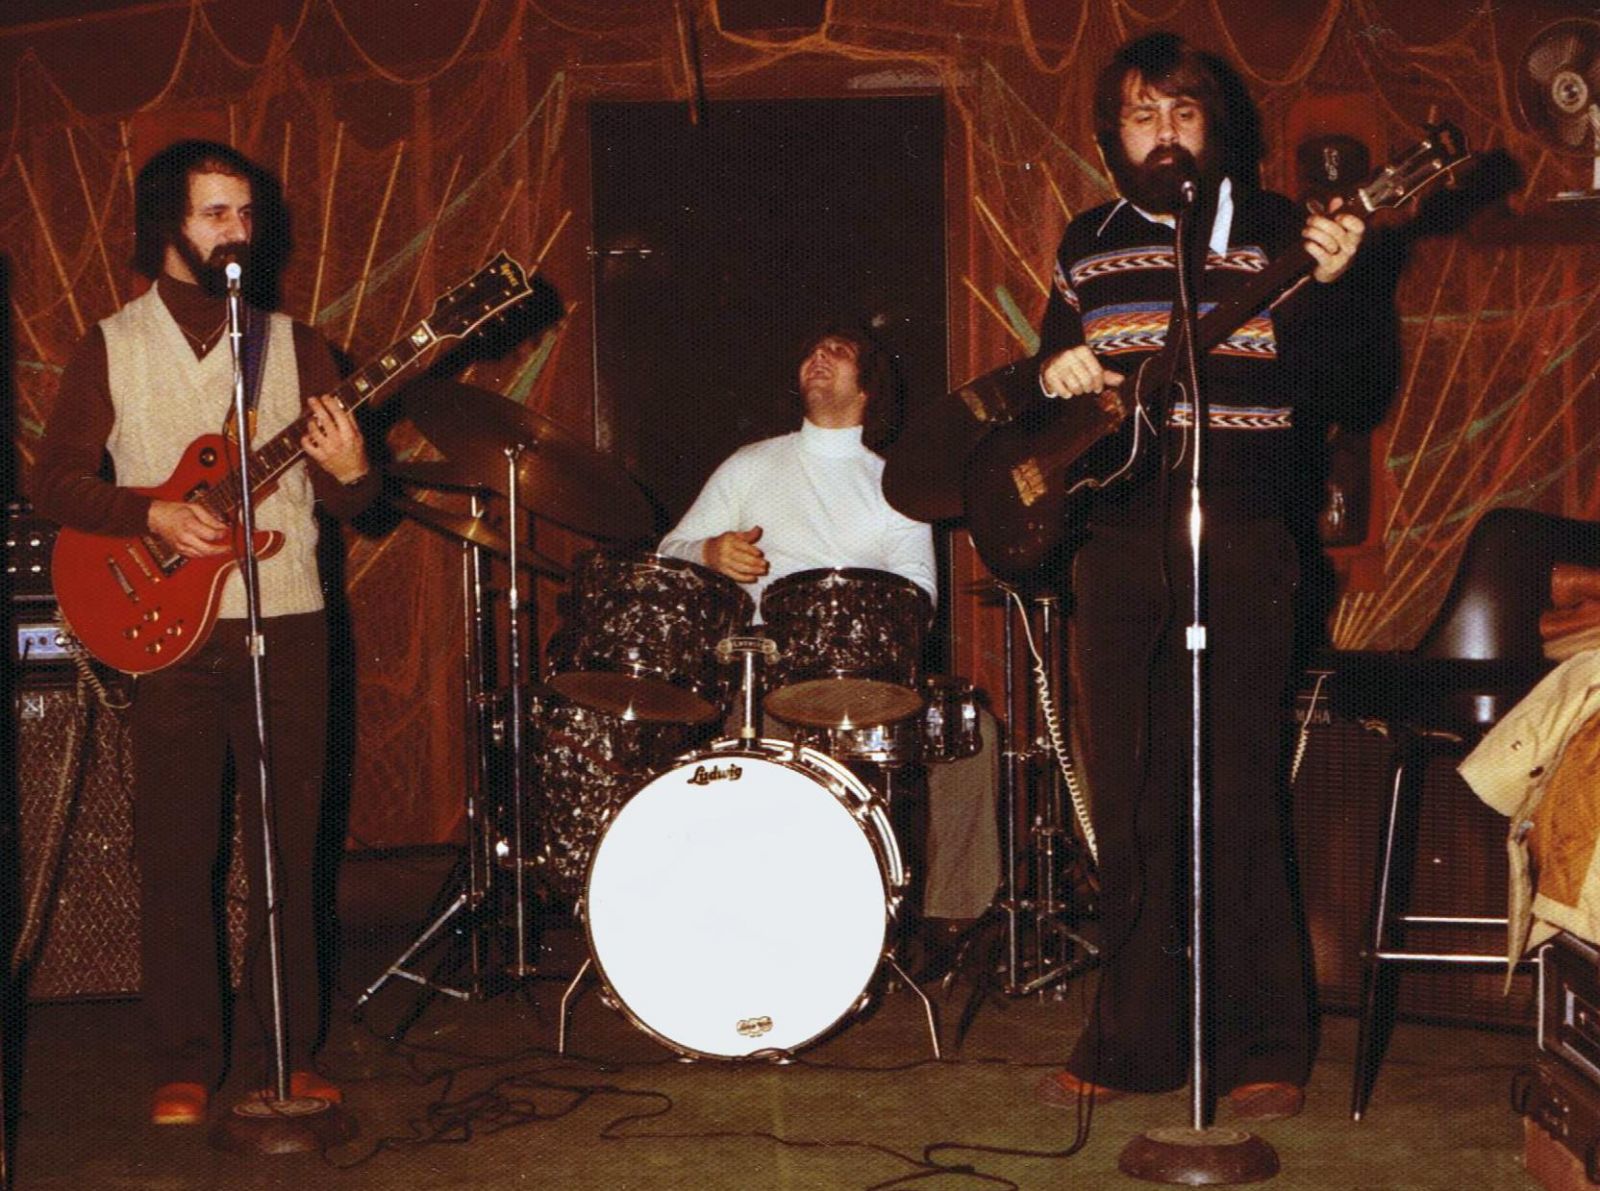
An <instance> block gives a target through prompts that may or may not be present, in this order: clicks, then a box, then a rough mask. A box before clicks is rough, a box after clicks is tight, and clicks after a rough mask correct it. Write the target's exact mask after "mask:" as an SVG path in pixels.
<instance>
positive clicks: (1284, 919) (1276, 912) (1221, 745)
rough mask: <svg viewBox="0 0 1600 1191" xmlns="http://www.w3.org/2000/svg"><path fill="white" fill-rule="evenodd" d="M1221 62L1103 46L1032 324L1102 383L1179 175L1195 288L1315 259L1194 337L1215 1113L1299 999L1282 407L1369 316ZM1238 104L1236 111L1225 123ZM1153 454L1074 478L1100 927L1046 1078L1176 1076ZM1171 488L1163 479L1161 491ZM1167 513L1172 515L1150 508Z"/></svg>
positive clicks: (1181, 894) (1081, 385) (1339, 248)
mask: <svg viewBox="0 0 1600 1191" xmlns="http://www.w3.org/2000/svg"><path fill="white" fill-rule="evenodd" d="M1234 94H1237V95H1242V94H1243V88H1242V84H1240V83H1239V82H1238V80H1237V78H1236V76H1233V75H1232V73H1231V72H1230V71H1229V69H1228V68H1227V66H1226V65H1225V64H1224V63H1222V62H1221V61H1219V60H1217V59H1215V58H1213V57H1211V56H1210V55H1206V54H1202V53H1200V52H1198V51H1196V50H1195V49H1194V48H1192V47H1190V46H1189V45H1187V44H1186V43H1184V42H1183V41H1181V40H1180V39H1178V38H1177V37H1175V36H1173V35H1170V34H1159V33H1158V34H1151V35H1148V36H1145V37H1141V38H1139V39H1138V40H1136V41H1133V42H1131V43H1129V44H1127V45H1125V46H1124V47H1123V48H1122V49H1121V50H1120V51H1118V52H1117V53H1116V54H1115V56H1114V57H1113V58H1112V59H1111V61H1110V63H1109V65H1108V66H1107V67H1106V68H1105V69H1104V71H1103V72H1102V74H1101V75H1100V79H1099V83H1098V86H1097V89H1096V101H1095V113H1094V115H1095V126H1096V130H1097V136H1098V139H1099V143H1100V147H1101V149H1102V152H1103V153H1104V156H1105V159H1106V162H1107V164H1108V165H1109V167H1110V169H1111V172H1112V174H1113V176H1114V178H1115V180H1116V182H1117V184H1118V187H1119V189H1120V191H1121V193H1122V197H1121V198H1120V199H1118V200H1117V201H1115V202H1112V203H1108V204H1105V205H1103V206H1100V207H1098V208H1095V209H1094V210H1091V211H1087V212H1084V213H1083V214H1082V215H1080V216H1078V217H1077V218H1076V219H1074V220H1073V221H1072V223H1071V225H1070V226H1069V227H1068V228H1067V230H1066V233H1065V235H1064V237H1063V239H1062V242H1061V247H1060V250H1059V254H1058V257H1057V262H1056V271H1055V282H1054V290H1053V293H1052V294H1051V296H1050V299H1049V304H1048V308H1047V311H1046V314H1045V317H1044V321H1043V324H1042V328H1041V334H1040V338H1041V350H1040V352H1039V355H1038V357H1037V376H1038V384H1039V386H1040V388H1041V389H1042V390H1043V392H1044V394H1045V396H1046V397H1048V398H1050V399H1052V400H1058V401H1063V402H1074V401H1086V402H1092V401H1110V400H1114V397H1115V395H1114V393H1113V390H1115V389H1116V388H1117V387H1118V386H1119V385H1121V384H1123V382H1124V381H1129V380H1130V379H1131V378H1132V377H1133V375H1134V372H1135V369H1136V368H1137V367H1138V365H1139V364H1140V363H1141V362H1142V361H1144V360H1146V359H1148V358H1150V357H1151V356H1152V355H1153V354H1154V353H1156V352H1158V351H1159V350H1160V349H1161V348H1162V346H1163V345H1164V343H1165V340H1166V336H1167V334H1168V319H1169V316H1170V313H1171V309H1172V305H1173V302H1174V297H1175V294H1176V276H1175V269H1176V260H1175V250H1174V222H1175V220H1174V213H1175V212H1176V211H1178V210H1179V207H1180V203H1181V199H1182V189H1183V187H1182V183H1183V182H1184V181H1185V180H1188V181H1190V182H1192V183H1194V184H1195V194H1196V196H1197V197H1196V207H1195V210H1196V215H1195V218H1194V221H1193V223H1192V226H1193V228H1194V237H1193V238H1194V240H1195V241H1196V244H1195V249H1196V251H1195V256H1196V258H1199V259H1197V260H1196V264H1197V265H1198V266H1199V267H1198V268H1196V269H1194V270H1192V275H1193V276H1194V278H1195V285H1196V288H1197V289H1198V298H1199V306H1200V310H1201V311H1202V312H1203V311H1204V310H1206V309H1207V308H1208V306H1209V305H1210V304H1211V303H1215V302H1217V301H1219V300H1221V299H1222V298H1223V297H1224V296H1225V295H1226V294H1227V292H1228V289H1229V287H1230V285H1231V284H1233V283H1236V282H1237V281H1238V280H1239V279H1240V278H1241V277H1243V276H1246V275H1248V274H1251V273H1255V272H1259V271H1260V270H1262V269H1263V268H1264V267H1265V266H1266V264H1267V262H1268V261H1269V260H1271V259H1273V258H1276V257H1277V256H1279V255H1280V254H1281V253H1283V252H1285V251H1286V250H1290V249H1293V248H1294V247H1295V246H1297V245H1300V244H1303V245H1304V248H1305V250H1306V251H1307V252H1308V253H1309V254H1310V256H1311V257H1312V258H1313V259H1314V262H1315V269H1314V272H1313V273H1312V276H1311V277H1310V278H1309V279H1306V280H1304V281H1302V283H1300V284H1299V285H1297V286H1295V287H1294V288H1292V289H1291V290H1289V291H1288V292H1287V293H1285V294H1283V295H1281V296H1279V297H1278V298H1277V300H1276V301H1274V302H1273V303H1272V305H1271V306H1270V307H1269V308H1266V309H1262V310H1261V311H1260V312H1259V313H1258V314H1256V315H1255V316H1254V317H1252V318H1249V319H1248V320H1247V321H1245V322H1244V323H1243V325H1242V326H1241V327H1239V329H1237V330H1236V331H1234V332H1233V333H1232V334H1231V335H1230V336H1229V337H1228V338H1227V339H1226V340H1225V341H1223V342H1222V343H1221V345H1220V346H1218V347H1216V348H1215V349H1214V350H1212V351H1211V352H1210V353H1209V354H1207V355H1206V356H1205V357H1203V359H1202V362H1201V382H1202V385H1203V387H1204V389H1205V392H1206V393H1207V395H1208V398H1209V405H1210V411H1209V419H1208V422H1209V427H1210V431H1209V434H1208V436H1207V440H1206V442H1207V451H1208V454H1207V456H1206V458H1207V461H1208V471H1207V488H1206V492H1207V496H1208V500H1207V507H1208V514H1207V521H1206V525H1207V529H1206V533H1207V540H1208V552H1207V555H1206V558H1207V566H1208V570H1207V575H1208V580H1207V583H1208V600H1207V611H1206V621H1207V630H1208V636H1207V646H1206V661H1207V666H1208V668H1209V692H1210V699H1209V703H1210V710H1209V723H1210V728H1211V734H1212V735H1211V757H1210V775H1211V780H1210V786H1209V790H1210V793H1209V798H1210V803H1211V836H1210V838H1211V840H1212V846H1211V849H1210V856H1211V866H1212V867H1211V879H1212V892H1211V894H1210V903H1209V904H1210V909H1211V926H1210V932H1211V934H1210V937H1211V939H1212V946H1211V948H1210V954H1209V963H1210V965H1211V969H1210V970H1211V981H1210V992H1209V999H1208V1003H1209V1005H1210V1006H1211V1007H1212V1013H1211V1024H1210V1027H1209V1036H1210V1042H1211V1044H1212V1045H1211V1056H1210V1060H1211V1064H1212V1070H1213V1076H1214V1081H1215V1082H1214V1086H1215V1088H1216V1089H1217V1091H1218V1092H1219V1093H1227V1094H1228V1101H1229V1103H1230V1105H1231V1111H1232V1113H1233V1114H1234V1115H1235V1116H1236V1117H1242V1118H1249V1119H1270V1118H1272V1117H1280V1116H1287V1115H1292V1114H1293V1113H1295V1112H1298V1111H1299V1109H1300V1107H1301V1103H1302V1095H1303V1093H1302V1088H1303V1087H1304V1084H1305V1082H1306V1078H1307V1075H1308V1073H1309V1071H1310V1064H1311V1058H1312V1054H1311V1050H1312V1017H1311V1011H1310V1005H1309V997H1308V990H1307V987H1306V979H1305V972H1306V964H1305V951H1304V942H1303V939H1302V938H1301V935H1300V932H1299V930H1298V927H1297V924H1296V916H1295V912H1294V909H1293V902H1292V899H1291V894H1290V887H1289V883H1288V877H1287V872H1286V857H1287V847H1288V841H1287V839H1286V838H1285V832H1284V827H1283V823H1284V819H1285V817H1286V816H1285V814H1284V799H1285V791H1284V781H1283V777H1284V775H1283V765H1282V763H1281V762H1282V760H1283V750H1282V726H1283V723H1284V717H1283V706H1284V702H1283V701H1284V698H1285V696H1286V693H1287V691H1288V686H1289V678H1290V642H1291V635H1292V621H1291V604H1292V600H1293V596H1294V593H1295V588H1296V585H1297V581H1298V571H1297V563H1296V556H1295V544H1294V541H1293V540H1292V538H1291V535H1290V533H1289V532H1288V530H1287V528H1286V523H1285V508H1284V499H1285V493H1286V491H1287V490H1288V489H1289V488H1290V487H1291V486H1292V484H1293V483H1294V481H1295V480H1296V478H1297V477H1296V476H1294V475H1292V474H1289V473H1290V472H1292V470H1293V466H1292V460H1293V458H1294V456H1293V455H1292V453H1291V452H1290V450H1289V443H1290V441H1291V440H1290V427H1291V424H1292V422H1293V420H1294V418H1295V416H1296V415H1297V414H1300V413H1310V414H1313V415H1318V416H1326V415H1334V416H1337V415H1338V414H1339V413H1340V412H1342V410H1341V403H1344V402H1348V401H1349V400H1350V399H1351V397H1352V396H1353V395H1358V394H1359V395H1360V396H1361V397H1363V398H1366V399H1370V392H1371V390H1370V388H1362V387H1360V386H1351V385H1349V384H1348V383H1346V378H1347V375H1348V374H1347V371H1346V370H1347V367H1348V365H1349V363H1350V362H1351V361H1352V360H1356V359H1360V358H1362V357H1363V355H1364V354H1367V353H1370V352H1372V351H1374V350H1375V345H1376V344H1377V342H1378V341H1379V339H1380V337H1382V336H1384V335H1386V334H1387V333H1388V331H1387V328H1388V327H1389V325H1390V322H1391V319H1392V315H1391V314H1390V313H1389V312H1388V311H1386V310H1384V309H1373V308H1371V306H1372V305H1378V306H1381V305H1382V304H1381V303H1378V304H1369V303H1366V302H1363V300H1362V294H1361V293H1360V292H1359V291H1358V289H1357V288H1355V287H1354V286H1352V285H1351V284H1350V280H1349V279H1348V278H1347V277H1346V270H1347V269H1348V267H1349V265H1350V261H1351V259H1352V257H1353V256H1354V255H1355V253H1356V251H1357V249H1358V247H1359V246H1360V244H1361V240H1362V236H1363V232H1364V226H1363V223H1362V221H1361V220H1360V219H1359V218H1357V217H1356V216H1355V215H1354V214H1353V213H1349V212H1347V211H1345V210H1342V209H1340V210H1335V211H1333V212H1332V213H1329V214H1313V215H1311V216H1310V218H1309V219H1308V218H1306V217H1305V215H1304V213H1303V212H1297V211H1296V210H1295V208H1294V207H1293V206H1292V205H1291V203H1290V202H1289V200H1287V199H1285V198H1283V197H1282V196H1280V195H1275V194H1271V193H1267V192H1264V191H1261V190H1259V189H1257V188H1256V186H1255V185H1254V183H1255V180H1256V169H1257V163H1256V161H1255V160H1253V157H1254V154H1253V153H1252V152H1250V145H1249V144H1248V143H1247V142H1250V141H1252V140H1253V139H1254V138H1253V137H1252V136H1251V135H1250V131H1249V128H1248V125H1249V124H1250V123H1252V122H1253V119H1252V118H1247V119H1245V120H1244V121H1240V120H1239V118H1238V116H1237V112H1238V110H1239V109H1237V108H1236V107H1235V106H1234V105H1232V104H1230V103H1229V102H1228V100H1229V96H1230V95H1234ZM1241 124H1243V125H1245V126H1241ZM1157 420H1160V421H1162V422H1164V423H1165V424H1164V426H1163V427H1162V428H1161V431H1160V433H1159V434H1158V435H1157V436H1156V444H1155V447H1154V450H1155V451H1156V453H1157V456H1158V458H1161V459H1164V461H1165V463H1166V464H1167V465H1168V467H1170V465H1171V463H1172V462H1173V460H1174V459H1175V457H1176V456H1177V455H1178V453H1179V452H1180V451H1181V450H1183V449H1184V446H1185V443H1186V442H1187V438H1186V436H1187V434H1188V433H1189V427H1190V425H1191V423H1192V421H1193V407H1192V406H1191V405H1190V404H1189V403H1188V402H1187V401H1186V400H1184V399H1183V398H1182V397H1179V398H1178V399H1177V400H1174V401H1172V402H1169V403H1168V405H1167V406H1166V408H1165V416H1164V417H1162V418H1159V419H1157ZM1165 470H1168V468H1167V467H1163V466H1152V467H1149V468H1147V469H1145V471H1144V473H1143V474H1142V475H1141V476H1139V477H1138V478H1137V479H1134V480H1131V481H1129V482H1127V483H1125V484H1123V485H1121V486H1120V487H1117V488H1114V489H1113V488H1108V489H1106V490H1105V491H1104V492H1103V493H1097V494H1096V496H1095V500H1094V502H1093V503H1092V505H1091V508H1090V511H1089V513H1088V517H1087V521H1088V524H1087V527H1086V539H1085V541H1084V542H1083V544H1082V545H1081V547H1080V548H1079V549H1078V550H1077V552H1076V555H1075V558H1074V564H1073V569H1072V591H1073V596H1074V599H1075V604H1074V613H1073V615H1074V621H1073V657H1072V665H1073V678H1074V682H1075V685H1074V689H1073V693H1074V697H1075V699H1076V700H1077V701H1078V702H1077V714H1078V715H1079V716H1080V717H1081V718H1080V728H1081V729H1082V731H1081V737H1082V740H1083V742H1084V754H1085V755H1084V756H1083V758H1082V759H1083V760H1084V761H1085V762H1086V767H1087V772H1088V776H1089V787H1090V791H1091V799H1092V811H1093V820H1094V825H1095V828H1096V831H1097V832H1098V835H1099V861H1100V879H1101V896H1100V901H1099V905H1100V913H1101V918H1102V925H1103V926H1104V929H1105V938H1104V949H1103V968H1102V984H1101V988H1100V993H1099V996H1098V999H1097V1002H1096V1012H1095V1014H1094V1015H1093V1018H1092V1020H1091V1022H1090V1024H1089V1025H1088V1026H1087V1027H1086V1029H1085V1031H1084V1033H1083V1035H1082V1037H1081V1038H1080V1040H1079V1042H1078V1044H1077V1047H1076V1049H1075V1050H1074V1052H1073V1053H1072V1055H1071V1057H1070V1059H1069V1060H1068V1063H1067V1067H1066V1070H1064V1071H1060V1072H1056V1073H1053V1074H1051V1075H1048V1076H1046V1077H1045V1078H1044V1079H1043V1080H1042V1081H1041V1082H1040V1084H1039V1086H1038V1089H1037V1094H1038V1096H1039V1097H1040V1098H1041V1099H1043V1100H1045V1101H1046V1102H1048V1103H1056V1104H1067V1105H1070V1104H1074V1103H1076V1102H1077V1099H1078V1097H1079V1096H1080V1095H1081V1094H1083V1093H1085V1092H1087V1091H1089V1090H1091V1088H1092V1089H1093V1090H1095V1092H1096V1094H1097V1095H1099V1096H1100V1097H1101V1098H1105V1097H1108V1096H1111V1095H1116V1094H1122V1093H1129V1092H1162V1091H1168V1090H1171V1089H1175V1088H1178V1087H1181V1086H1182V1085H1183V1084H1184V1083H1185V1081H1186V1078H1187V1062H1188V1050H1187V1038H1188V1028H1187V1019H1186V1006H1187V1004H1188V996H1187V992H1186V989H1187V964H1186V959H1185V952H1186V945H1187V944H1186V938H1187V932H1186V929H1185V924H1184V917H1185V907H1186V888H1187V886H1186V884H1185V879H1184V877H1183V875H1182V874H1183V871H1184V865H1185V857H1186V856H1187V852H1188V847H1187V839H1186V830H1187V829H1186V826H1185V823H1186V819H1187V794H1186V790H1187V774H1186V771H1187V764H1188V763H1187V759H1186V757H1187V748H1188V740H1189V723H1190V711H1189V701H1190V684H1189V677H1188V671H1189V667H1190V660H1189V658H1190V655H1189V653H1188V651H1187V648H1186V644H1185V633H1184V626H1185V625H1186V624H1187V623H1188V619H1189V618H1188V616H1187V612H1186V610H1187V609H1188V608H1189V607H1190V600H1191V596H1190V594H1189V588H1190V586H1191V583H1190V575H1189V569H1188V563H1187V539H1186V536H1185V532H1184V531H1185V525H1184V517H1183V516H1182V515H1181V514H1182V510H1183V508H1184V507H1185V504H1186V495H1187V493H1186V489H1185V483H1184V479H1183V477H1182V476H1181V475H1180V476H1179V477H1178V478H1177V479H1176V480H1175V481H1170V482H1164V481H1163V479H1162V473H1163V471H1165ZM1169 490H1171V491H1172V492H1173V493H1175V497H1174V499H1173V500H1171V501H1168V500H1167V499H1166V498H1167V495H1168V491H1169ZM1173 506H1175V507H1176V509H1177V512H1178V515H1177V516H1174V507H1173Z"/></svg>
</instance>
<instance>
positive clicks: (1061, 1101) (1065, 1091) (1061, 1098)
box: [1033, 1071, 1127, 1108]
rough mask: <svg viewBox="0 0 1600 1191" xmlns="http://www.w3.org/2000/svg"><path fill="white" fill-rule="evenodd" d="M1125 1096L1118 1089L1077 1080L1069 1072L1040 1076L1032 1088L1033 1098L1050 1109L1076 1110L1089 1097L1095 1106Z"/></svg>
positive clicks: (1053, 1072)
mask: <svg viewBox="0 0 1600 1191" xmlns="http://www.w3.org/2000/svg"><path fill="white" fill-rule="evenodd" d="M1126 1095H1127V1093H1126V1092H1124V1091H1121V1090H1120V1089H1118V1088H1108V1087H1104V1086H1103V1085H1101V1084H1097V1083H1090V1082H1089V1081H1088V1080H1086V1079H1079V1078H1078V1077H1077V1076H1076V1075H1074V1074H1072V1072H1070V1071H1052V1072H1050V1073H1049V1074H1048V1075H1043V1076H1041V1077H1040V1078H1039V1082H1038V1083H1036V1084H1034V1086H1033V1098H1034V1099H1035V1100H1037V1101H1038V1102H1039V1103H1040V1104H1048V1105H1050V1107H1051V1108H1076V1107H1077V1106H1078V1102H1079V1101H1080V1100H1083V1099H1087V1098H1088V1097H1090V1096H1093V1097H1094V1099H1095V1102H1096V1103H1097V1104H1106V1103H1109V1102H1110V1101H1112V1100H1116V1099H1119V1098H1120V1097H1122V1096H1126Z"/></svg>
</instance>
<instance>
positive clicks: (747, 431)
mask: <svg viewBox="0 0 1600 1191" xmlns="http://www.w3.org/2000/svg"><path fill="white" fill-rule="evenodd" d="M589 118H590V135H591V146H592V150H591V151H592V162H593V186H594V194H593V198H594V250H595V257H594V264H595V328H596V330H595V337H596V344H595V358H596V383H597V385H598V405H597V414H598V423H599V426H600V428H601V436H602V439H603V440H605V442H606V445H608V446H609V447H610V448H611V449H612V450H614V451H615V452H616V453H617V454H618V455H619V456H620V457H621V458H622V459H624V460H626V462H627V463H628V466H629V467H630V469H631V470H633V472H634V474H635V476H636V477H637V478H638V479H639V481H640V482H641V483H642V484H644V486H645V487H646V489H647V490H648V491H649V492H650V493H651V495H652V496H653V497H654V498H655V500H656V502H657V504H658V520H659V524H658V526H657V531H658V534H659V532H662V531H664V530H666V529H668V528H670V527H671V525H672V524H673V523H674V522H676V520H677V519H678V517H679V516H681V515H682V513H683V511H684V510H685V509H686V508H687V507H688V505H689V503H690V502H691V501H692V500H693V499H694V496H695V494H696V493H697V492H698V491H699V490H700V486H701V484H702V483H703V482H704V481H705V478H706V477H707V476H708V475H709V474H710V473H711V470H712V469H713V468H714V467H715V466H716V465H717V464H718V463H720V462H721V461H722V460H723V459H724V458H726V457H727V456H728V454H729V453H730V452H732V451H733V450H734V448H736V447H738V446H740V445H742V444H743V443H746V442H750V441H752V440H755V439H758V438H764V437H767V436H769V435H773V434H779V433H783V432H785V431H788V430H792V429H794V428H795V427H796V426H797V425H798V424H799V420H800V402H799V394H798V389H797V386H796V383H795V376H796V370H797V365H798V359H799V357H798V350H799V347H800V345H801V343H802V341H803V340H804V339H805V338H806V336H807V335H809V334H810V333H812V332H813V331H814V330H815V329H816V328H818V327H819V326H820V325H821V324H822V323H823V322H824V321H825V320H827V319H830V318H833V317H843V318H846V319H851V320H856V321H861V320H870V321H871V322H872V323H873V324H874V325H875V326H877V327H878V328H879V332H880V335H881V337H882V338H883V339H884V340H885V342H886V343H887V344H888V346H890V347H891V348H892V349H893V350H894V351H896V352H897V353H899V355H900V357H901V361H902V371H903V373H904V377H905V382H906V385H907V388H908V390H909V392H908V397H910V398H912V399H913V402H914V400H915V398H916V397H918V396H920V395H926V394H931V393H934V392H943V391H944V389H945V388H946V387H947V386H946V384H945V359H946V352H945V263H944V184H943V174H944V171H943V153H944V106H943V100H942V99H941V98H939V97H937V96H931V97H928V96H915V97H893V98H867V99H855V98H852V99H819V100H760V101H726V102H714V103H711V104H709V105H707V112H706V118H705V120H704V121H702V123H700V124H699V125H695V124H692V123H691V122H690V120H689V116H688V109H687V108H686V106H685V105H684V104H682V103H595V104H593V105H592V106H591V108H590V116H589Z"/></svg>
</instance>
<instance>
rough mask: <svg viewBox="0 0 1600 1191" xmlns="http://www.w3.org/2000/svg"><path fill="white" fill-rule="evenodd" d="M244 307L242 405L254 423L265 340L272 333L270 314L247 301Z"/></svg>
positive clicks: (265, 346)
mask: <svg viewBox="0 0 1600 1191" xmlns="http://www.w3.org/2000/svg"><path fill="white" fill-rule="evenodd" d="M243 309H244V407H245V409H246V410H248V411H249V413H250V415H251V425H252V427H253V426H254V424H255V416H254V415H255V412H256V404H257V403H258V402H259V401H260V400H261V377H262V374H263V369H262V365H263V364H265V363H266V359H267V340H268V339H269V338H270V337H271V335H272V316H271V315H270V314H265V313H263V312H262V311H260V310H257V309H256V308H255V307H254V306H251V305H249V304H248V303H245V304H243Z"/></svg>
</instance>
